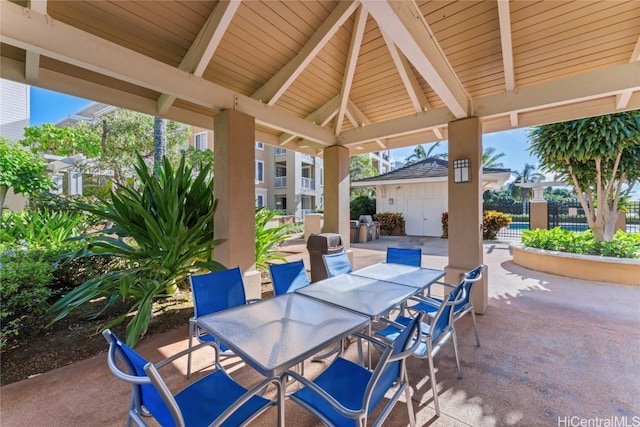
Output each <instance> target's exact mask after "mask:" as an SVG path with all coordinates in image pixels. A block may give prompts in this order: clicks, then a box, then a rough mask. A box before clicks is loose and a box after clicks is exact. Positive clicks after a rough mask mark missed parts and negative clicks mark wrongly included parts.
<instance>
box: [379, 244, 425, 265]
mask: <svg viewBox="0 0 640 427" xmlns="http://www.w3.org/2000/svg"><path fill="white" fill-rule="evenodd" d="M387 262H392V263H394V264H405V265H413V266H416V267H420V266H421V265H422V249H420V248H387Z"/></svg>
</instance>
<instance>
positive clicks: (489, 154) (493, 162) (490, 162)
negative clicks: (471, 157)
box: [482, 147, 505, 168]
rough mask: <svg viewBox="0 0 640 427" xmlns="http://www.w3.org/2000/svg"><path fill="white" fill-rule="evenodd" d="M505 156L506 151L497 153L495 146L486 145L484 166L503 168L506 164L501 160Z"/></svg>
mask: <svg viewBox="0 0 640 427" xmlns="http://www.w3.org/2000/svg"><path fill="white" fill-rule="evenodd" d="M504 156H505V154H504V153H496V148H495V147H486V148H485V149H484V150H483V151H482V167H485V168H502V167H504V165H503V164H502V162H499V161H498V160H500V159H501V158H503V157H504Z"/></svg>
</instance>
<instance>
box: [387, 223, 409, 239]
mask: <svg viewBox="0 0 640 427" xmlns="http://www.w3.org/2000/svg"><path fill="white" fill-rule="evenodd" d="M382 235H385V236H386V235H387V233H386V232H384V231H383V232H382ZM389 236H406V233H405V231H404V220H402V221H399V222H398V224H396V226H395V227H393V230H391V234H389Z"/></svg>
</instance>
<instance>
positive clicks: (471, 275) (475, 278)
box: [454, 264, 487, 312]
mask: <svg viewBox="0 0 640 427" xmlns="http://www.w3.org/2000/svg"><path fill="white" fill-rule="evenodd" d="M486 268H487V266H486V265H485V264H480V265H479V266H477V267H476V268H474V269H473V270H469V271H467V272H466V273H465V274H464V276H463V278H462V282H461V283H463V286H464V290H465V295H464V298H463V299H462V301H461V302H460V303H459V304H456V306H455V309H454V311H456V312H457V311H460V310H462V309H464V308H465V307H466V306H467V305H468V304H469V298H471V289H472V288H473V285H474V284H475V283H476V282H479V281H480V280H481V279H482V272H483V271H484V270H485V269H486Z"/></svg>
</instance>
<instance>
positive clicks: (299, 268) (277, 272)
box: [269, 260, 309, 295]
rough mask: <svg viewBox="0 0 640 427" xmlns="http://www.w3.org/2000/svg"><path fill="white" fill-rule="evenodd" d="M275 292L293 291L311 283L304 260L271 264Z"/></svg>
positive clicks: (279, 293) (278, 293)
mask: <svg viewBox="0 0 640 427" xmlns="http://www.w3.org/2000/svg"><path fill="white" fill-rule="evenodd" d="M269 272H270V273H271V281H272V283H273V293H274V294H276V295H282V294H286V293H288V292H293V291H295V290H296V289H298V288H302V287H304V286H307V285H308V284H309V276H307V270H305V268H304V262H303V261H302V260H299V261H292V262H286V263H284V264H271V265H269Z"/></svg>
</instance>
